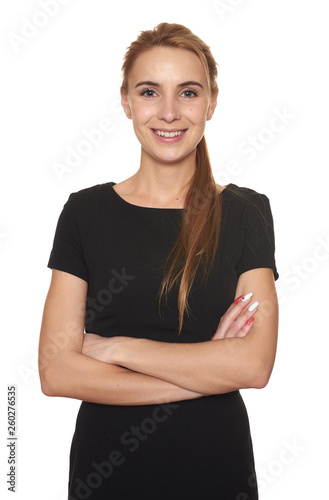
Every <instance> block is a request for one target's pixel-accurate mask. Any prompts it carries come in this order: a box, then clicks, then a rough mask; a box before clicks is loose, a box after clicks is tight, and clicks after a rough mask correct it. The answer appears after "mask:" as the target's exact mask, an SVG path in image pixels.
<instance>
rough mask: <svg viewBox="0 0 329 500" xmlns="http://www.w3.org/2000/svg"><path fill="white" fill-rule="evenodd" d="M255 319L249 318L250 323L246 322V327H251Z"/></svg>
mask: <svg viewBox="0 0 329 500" xmlns="http://www.w3.org/2000/svg"><path fill="white" fill-rule="evenodd" d="M254 319H255V318H254V317H252V318H249V319H248V321H246V326H249V325H251V323H252V322H253V321H254Z"/></svg>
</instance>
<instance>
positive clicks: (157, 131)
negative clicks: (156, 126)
mask: <svg viewBox="0 0 329 500" xmlns="http://www.w3.org/2000/svg"><path fill="white" fill-rule="evenodd" d="M155 133H156V134H157V135H160V136H161V137H177V136H179V135H182V133H183V131H182V130H178V131H177V132H163V130H156V131H155Z"/></svg>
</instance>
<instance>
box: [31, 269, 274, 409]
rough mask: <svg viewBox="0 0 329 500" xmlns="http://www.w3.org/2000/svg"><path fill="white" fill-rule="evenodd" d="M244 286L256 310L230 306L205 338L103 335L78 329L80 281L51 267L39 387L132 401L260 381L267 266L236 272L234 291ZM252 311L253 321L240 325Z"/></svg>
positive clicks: (270, 328)
mask: <svg viewBox="0 0 329 500" xmlns="http://www.w3.org/2000/svg"><path fill="white" fill-rule="evenodd" d="M250 291H252V292H253V298H252V300H253V301H256V300H257V301H258V302H259V306H258V308H257V309H256V310H254V311H253V312H249V311H248V310H247V309H246V306H248V305H249V304H250V299H249V301H247V302H245V303H243V302H241V301H238V302H237V304H233V305H232V306H231V307H230V308H229V310H228V312H227V313H226V314H225V315H224V316H223V318H222V319H221V322H220V324H219V326H218V329H217V331H216V333H215V335H214V337H213V339H212V340H211V341H207V342H201V343H196V344H174V343H173V344H171V343H164V342H156V341H151V340H147V339H134V338H125V337H115V338H113V339H107V338H103V337H99V336H98V335H94V334H84V333H83V326H84V313H85V309H84V307H85V306H84V304H85V301H86V293H87V284H86V282H84V281H83V280H81V279H79V278H77V277H75V276H73V275H70V274H67V273H64V272H61V271H56V270H53V276H52V282H51V285H50V289H49V292H48V296H47V299H46V304H45V309H44V315H43V321H42V326H41V334H40V345H39V372H40V380H41V388H42V391H43V392H44V393H45V394H47V395H49V396H63V397H71V398H75V399H81V400H84V401H91V402H96V403H102V404H119V405H139V404H159V403H164V402H174V401H180V400H184V399H193V398H198V397H201V396H203V395H206V394H219V393H224V392H229V391H232V390H236V389H240V388H247V387H255V388H260V387H264V386H265V385H266V384H267V382H268V380H269V377H270V374H271V372H272V368H273V364H274V359H275V352H276V343H277V330H278V305H277V297H276V292H275V285H274V279H273V272H272V270H270V269H265V268H264V269H254V270H251V271H247V272H246V273H244V274H242V275H241V276H240V278H239V281H238V286H237V290H236V296H241V295H245V294H247V293H248V292H250ZM255 313H257V314H255ZM253 315H254V316H255V321H254V322H253V323H251V324H250V325H246V321H247V320H248V319H249V318H251V317H252V316H253ZM50 353H52V354H50Z"/></svg>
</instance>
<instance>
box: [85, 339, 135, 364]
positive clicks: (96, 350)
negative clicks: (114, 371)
mask: <svg viewBox="0 0 329 500" xmlns="http://www.w3.org/2000/svg"><path fill="white" fill-rule="evenodd" d="M131 340H134V339H133V338H132V337H110V338H109V337H102V336H101V335H96V334H95V333H85V334H84V336H83V346H82V354H84V355H85V356H89V357H90V358H94V359H97V360H98V361H103V362H104V363H111V364H116V362H115V356H114V353H115V348H116V347H118V344H119V343H121V342H130V341H131Z"/></svg>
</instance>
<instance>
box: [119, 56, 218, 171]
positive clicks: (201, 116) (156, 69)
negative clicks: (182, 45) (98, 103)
mask: <svg viewBox="0 0 329 500" xmlns="http://www.w3.org/2000/svg"><path fill="white" fill-rule="evenodd" d="M216 97H217V96H211V94H210V91H209V89H208V85H207V79H206V75H205V71H204V69H203V66H202V63H201V61H200V59H199V58H198V56H197V55H196V54H194V53H193V52H191V51H189V50H184V49H176V48H168V47H156V48H152V49H150V50H147V51H146V52H144V53H142V54H141V55H140V56H139V57H138V58H137V60H136V61H135V64H134V66H133V69H132V71H131V73H130V76H129V81H128V92H126V91H122V105H123V108H124V110H125V112H126V115H127V116H128V118H131V119H132V121H133V126H134V130H135V134H136V136H137V138H138V140H139V142H140V143H141V145H142V152H143V155H144V159H145V155H146V156H149V157H151V158H153V159H154V160H156V161H158V162H161V163H175V162H178V161H182V160H183V159H185V158H186V157H187V156H189V155H193V156H194V155H195V148H196V146H197V144H198V143H199V142H200V140H201V139H202V136H203V134H204V130H205V125H206V121H207V120H210V118H211V117H212V115H213V112H214V110H215V107H216V101H217V100H216Z"/></svg>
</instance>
